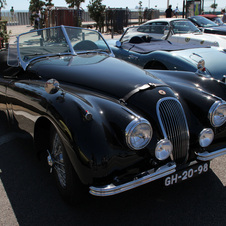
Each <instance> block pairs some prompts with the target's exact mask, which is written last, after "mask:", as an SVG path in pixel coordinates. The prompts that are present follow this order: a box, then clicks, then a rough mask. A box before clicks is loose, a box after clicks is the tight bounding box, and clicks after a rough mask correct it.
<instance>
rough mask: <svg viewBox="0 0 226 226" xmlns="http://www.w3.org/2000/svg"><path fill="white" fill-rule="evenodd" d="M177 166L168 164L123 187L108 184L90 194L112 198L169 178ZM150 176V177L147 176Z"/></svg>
mask: <svg viewBox="0 0 226 226" xmlns="http://www.w3.org/2000/svg"><path fill="white" fill-rule="evenodd" d="M175 168H176V164H175V163H174V162H170V163H167V164H166V165H164V166H162V167H160V168H158V169H157V170H155V172H153V171H154V170H148V171H146V172H143V174H144V175H145V176H143V177H141V178H134V180H133V181H130V182H127V183H125V184H121V185H118V186H117V185H114V184H108V185H106V186H103V187H94V186H91V187H90V191H89V192H90V194H92V195H95V196H111V195H115V194H119V193H122V192H124V191H128V190H130V189H133V188H136V187H139V186H141V185H144V184H147V183H149V182H152V181H155V180H157V179H160V178H163V177H165V176H168V175H170V174H172V173H174V172H175V171H176V169H175ZM147 174H148V175H147Z"/></svg>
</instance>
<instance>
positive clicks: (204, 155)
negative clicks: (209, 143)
mask: <svg viewBox="0 0 226 226" xmlns="http://www.w3.org/2000/svg"><path fill="white" fill-rule="evenodd" d="M225 154H226V148H223V149H220V150H218V151H214V152H211V153H210V152H208V151H205V152H203V153H196V155H197V156H198V157H197V159H198V160H201V161H209V160H212V159H214V158H216V157H219V156H222V155H225Z"/></svg>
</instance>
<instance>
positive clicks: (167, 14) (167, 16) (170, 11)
mask: <svg viewBox="0 0 226 226" xmlns="http://www.w3.org/2000/svg"><path fill="white" fill-rule="evenodd" d="M165 14H166V18H171V17H172V16H173V10H172V5H169V7H168V8H167V9H166V11H165Z"/></svg>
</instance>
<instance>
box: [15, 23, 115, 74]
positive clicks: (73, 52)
mask: <svg viewBox="0 0 226 226" xmlns="http://www.w3.org/2000/svg"><path fill="white" fill-rule="evenodd" d="M67 27H68V28H77V29H81V30H90V29H87V28H80V27H72V26H64V25H60V26H55V27H48V28H43V29H39V30H35V31H43V30H50V29H55V28H61V30H62V32H63V34H64V36H65V39H66V42H67V44H68V46H69V50H70V52H69V53H68V52H65V53H59V54H56V53H55V54H44V55H42V56H38V57H34V58H32V59H30V60H28V61H27V62H25V61H23V60H22V58H21V55H20V48H19V46H20V42H19V40H20V36H22V35H25V34H29V33H32V32H34V31H29V32H26V33H22V34H20V35H18V36H17V54H18V56H17V57H18V60H19V65H20V66H21V67H22V68H23V69H24V71H25V70H26V68H27V66H28V65H29V64H30V63H31V62H32V61H34V60H36V59H40V58H43V57H50V56H61V55H73V56H76V55H77V53H76V52H75V50H74V48H73V46H72V44H71V41H70V38H69V37H68V34H67V31H66V29H65V28H67ZM93 31H95V32H97V33H98V34H99V36H100V37H101V38H102V39H103V41H104V43H105V44H106V46H107V47H108V49H109V56H111V57H114V56H115V55H114V53H113V52H112V49H111V48H110V47H109V45H108V44H107V42H106V41H105V39H104V37H103V36H102V35H101V33H100V32H99V31H96V30H93ZM84 52H86V51H84ZM88 52H89V51H88ZM105 54H106V53H105Z"/></svg>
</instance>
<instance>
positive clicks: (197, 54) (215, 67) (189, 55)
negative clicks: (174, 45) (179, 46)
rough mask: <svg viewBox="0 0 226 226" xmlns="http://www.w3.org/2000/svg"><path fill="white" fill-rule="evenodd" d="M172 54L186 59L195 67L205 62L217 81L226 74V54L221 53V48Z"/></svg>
mask: <svg viewBox="0 0 226 226" xmlns="http://www.w3.org/2000/svg"><path fill="white" fill-rule="evenodd" d="M172 54H174V56H178V57H180V58H184V59H186V60H188V61H189V62H191V61H192V62H194V64H195V65H197V63H198V62H199V61H200V60H201V59H204V60H205V63H206V64H205V66H206V68H207V69H208V71H209V73H210V74H211V75H212V76H213V77H214V78H216V79H222V76H223V75H224V74H225V73H226V66H225V62H226V52H224V51H219V48H216V47H211V48H196V49H188V50H180V51H174V52H173V53H172Z"/></svg>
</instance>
